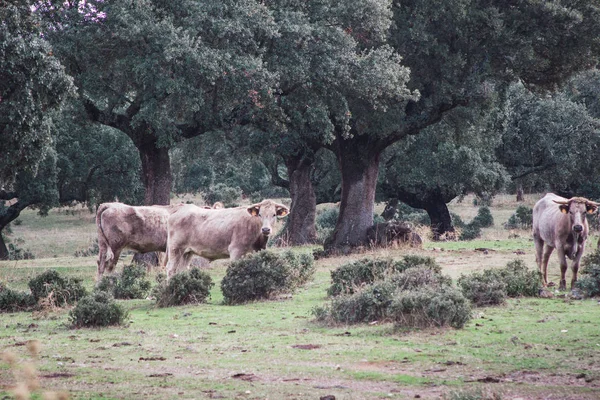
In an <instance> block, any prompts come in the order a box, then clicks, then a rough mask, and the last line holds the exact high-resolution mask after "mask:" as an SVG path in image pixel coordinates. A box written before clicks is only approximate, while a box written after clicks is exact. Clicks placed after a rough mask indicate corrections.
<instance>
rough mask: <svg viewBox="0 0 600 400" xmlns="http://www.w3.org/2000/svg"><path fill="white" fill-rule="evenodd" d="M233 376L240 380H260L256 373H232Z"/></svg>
mask: <svg viewBox="0 0 600 400" xmlns="http://www.w3.org/2000/svg"><path fill="white" fill-rule="evenodd" d="M231 377H232V378H233V379H239V380H242V381H246V382H254V381H257V380H259V378H258V376H256V375H254V374H244V373H239V374H233V375H231Z"/></svg>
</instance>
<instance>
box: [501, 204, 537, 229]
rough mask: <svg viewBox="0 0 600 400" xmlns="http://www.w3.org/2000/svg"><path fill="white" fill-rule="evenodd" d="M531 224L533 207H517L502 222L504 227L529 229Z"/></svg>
mask: <svg viewBox="0 0 600 400" xmlns="http://www.w3.org/2000/svg"><path fill="white" fill-rule="evenodd" d="M532 225H533V208H531V207H527V206H519V207H517V209H516V211H515V213H514V214H513V215H511V216H510V218H509V219H508V221H506V223H505V224H504V228H505V229H529V228H531V226H532Z"/></svg>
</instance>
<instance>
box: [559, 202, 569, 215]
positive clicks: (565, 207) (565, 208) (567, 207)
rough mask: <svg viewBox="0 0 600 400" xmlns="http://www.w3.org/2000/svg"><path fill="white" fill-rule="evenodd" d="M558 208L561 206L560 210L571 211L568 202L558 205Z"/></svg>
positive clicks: (563, 211) (562, 211)
mask: <svg viewBox="0 0 600 400" xmlns="http://www.w3.org/2000/svg"><path fill="white" fill-rule="evenodd" d="M558 208H560V212H561V213H563V214H567V213H568V212H569V205H568V204H561V205H560V206H558Z"/></svg>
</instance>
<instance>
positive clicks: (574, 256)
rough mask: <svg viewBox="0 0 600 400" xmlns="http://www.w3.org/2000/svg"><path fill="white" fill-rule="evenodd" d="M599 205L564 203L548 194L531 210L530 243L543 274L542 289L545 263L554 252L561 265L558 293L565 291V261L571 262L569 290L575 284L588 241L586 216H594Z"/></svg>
mask: <svg viewBox="0 0 600 400" xmlns="http://www.w3.org/2000/svg"><path fill="white" fill-rule="evenodd" d="M597 209H598V203H596V202H593V201H591V200H588V199H586V198H583V197H572V198H570V199H565V198H563V197H560V196H557V195H555V194H554V193H548V194H546V196H544V197H543V198H542V199H540V200H539V201H538V202H537V203H536V204H535V206H534V207H533V242H534V244H535V259H536V261H537V263H538V267H539V268H540V272H541V273H542V276H543V280H544V282H543V283H544V286H547V285H548V273H547V272H548V260H549V259H550V255H551V254H552V251H554V249H556V252H557V254H558V260H559V262H560V285H559V289H560V290H565V289H566V286H567V283H566V279H565V275H566V272H567V259H566V258H567V257H568V258H569V259H571V260H573V264H572V265H571V268H572V270H573V278H572V279H571V289H574V288H575V282H577V271H578V270H579V261H580V260H581V256H582V255H583V252H584V250H585V241H586V239H587V237H588V231H589V227H588V223H587V220H586V218H585V215H586V213H589V214H593V213H595V212H596V210H597Z"/></svg>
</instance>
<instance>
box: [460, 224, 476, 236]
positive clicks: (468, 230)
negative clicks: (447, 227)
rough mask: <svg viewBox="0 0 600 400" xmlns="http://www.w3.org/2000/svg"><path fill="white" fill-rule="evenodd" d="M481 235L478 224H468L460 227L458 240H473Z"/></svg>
mask: <svg viewBox="0 0 600 400" xmlns="http://www.w3.org/2000/svg"><path fill="white" fill-rule="evenodd" d="M480 236H481V227H480V226H479V225H473V224H468V225H465V227H464V228H462V230H461V232H460V236H459V238H458V240H473V239H477V238H478V237H480Z"/></svg>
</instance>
